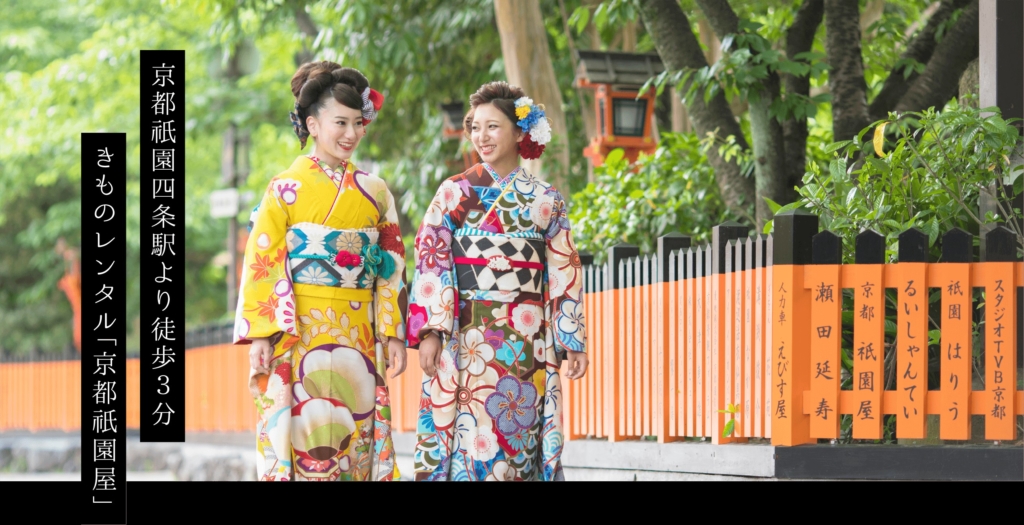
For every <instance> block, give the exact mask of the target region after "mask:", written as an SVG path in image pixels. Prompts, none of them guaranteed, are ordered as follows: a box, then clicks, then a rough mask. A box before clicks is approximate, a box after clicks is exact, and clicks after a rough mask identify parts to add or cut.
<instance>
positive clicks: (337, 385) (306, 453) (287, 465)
mask: <svg viewBox="0 0 1024 525" xmlns="http://www.w3.org/2000/svg"><path fill="white" fill-rule="evenodd" d="M292 93H293V94H294V95H295V99H296V102H295V111H294V112H293V113H292V114H291V118H292V124H293V126H294V128H295V132H296V134H297V135H298V137H299V140H300V142H301V146H302V147H303V148H305V146H306V138H307V137H309V136H312V137H313V140H314V142H315V145H316V146H315V148H314V150H313V153H312V154H311V155H304V156H299V157H298V158H296V159H295V161H294V162H293V163H292V165H291V167H289V168H288V169H287V170H285V171H284V172H283V173H281V174H279V175H278V176H276V177H274V179H273V180H271V181H270V184H269V185H268V186H267V191H266V193H265V194H264V195H263V200H262V202H261V203H260V204H259V206H257V208H256V210H254V211H253V215H252V219H251V223H250V228H251V233H250V236H249V241H248V244H247V246H246V249H245V265H244V272H243V275H242V282H241V286H240V290H239V298H238V309H237V312H236V318H235V319H236V320H235V344H247V343H251V344H252V346H251V348H250V351H249V360H250V366H251V370H250V372H249V387H250V389H251V390H252V393H253V396H254V397H255V402H256V407H257V409H258V412H259V421H258V423H257V436H258V443H257V450H258V454H257V473H258V476H259V479H261V480H264V481H288V480H296V481H334V480H391V479H392V478H393V473H394V447H393V446H392V442H391V430H390V429H391V427H390V417H391V414H390V407H389V400H388V390H387V385H386V381H385V375H386V372H385V363H386V362H388V361H390V364H391V369H392V374H391V377H392V378H393V377H395V376H397V375H398V374H400V373H401V372H402V371H403V370H404V369H405V327H404V324H403V319H402V318H403V313H404V311H405V307H406V300H407V298H406V296H405V294H406V291H405V286H404V281H405V249H404V245H403V243H402V236H401V233H400V232H399V229H398V217H397V214H396V211H395V204H394V199H393V198H392V196H391V193H390V192H389V191H388V188H387V186H386V185H385V183H384V181H383V180H381V179H380V178H378V177H375V176H373V175H371V174H369V173H366V172H364V171H360V170H359V169H357V168H356V167H355V165H354V164H352V162H351V161H350V160H349V158H350V157H351V156H352V152H353V151H354V150H355V148H356V146H357V145H358V144H359V140H360V139H361V138H362V137H363V136H364V135H365V133H366V131H365V126H366V125H367V124H369V123H370V121H371V120H373V119H374V118H375V117H376V115H377V111H378V110H379V109H380V107H381V105H382V103H383V96H382V95H381V94H380V93H377V92H376V91H374V90H372V89H370V86H369V83H368V82H367V81H366V78H365V77H364V76H363V75H362V74H361V73H359V72H358V71H356V70H354V69H351V68H343V67H341V66H340V65H338V64H335V63H333V62H314V63H307V64H305V65H303V66H302V67H301V68H300V69H299V70H298V72H296V74H295V76H294V77H293V78H292ZM389 358H390V359H389Z"/></svg>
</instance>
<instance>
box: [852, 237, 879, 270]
mask: <svg viewBox="0 0 1024 525" xmlns="http://www.w3.org/2000/svg"><path fill="white" fill-rule="evenodd" d="M853 257H854V262H856V263H857V264H885V237H882V234H880V233H878V232H876V231H874V230H864V231H862V232H860V233H859V234H857V240H856V251H855V252H854V256H853Z"/></svg>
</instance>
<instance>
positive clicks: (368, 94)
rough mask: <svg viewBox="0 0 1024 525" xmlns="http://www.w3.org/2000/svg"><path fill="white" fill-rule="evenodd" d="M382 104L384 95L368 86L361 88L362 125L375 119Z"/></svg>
mask: <svg viewBox="0 0 1024 525" xmlns="http://www.w3.org/2000/svg"><path fill="white" fill-rule="evenodd" d="M383 106H384V95H383V94H382V93H381V92H379V91H377V90H375V89H371V88H370V87H369V86H367V87H366V89H364V90H363V125H364V126H365V125H367V124H369V123H370V122H373V121H374V120H377V112H378V111H380V108H381V107H383Z"/></svg>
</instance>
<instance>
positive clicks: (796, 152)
mask: <svg viewBox="0 0 1024 525" xmlns="http://www.w3.org/2000/svg"><path fill="white" fill-rule="evenodd" d="M823 12H824V4H823V3H822V0H806V1H805V2H804V3H803V4H801V5H800V9H799V10H798V11H797V12H796V16H795V17H794V19H793V25H792V26H790V27H789V30H788V31H787V32H786V57H787V58H789V59H790V60H793V57H795V56H796V55H798V54H800V53H803V52H806V51H810V50H811V46H813V45H814V34H815V33H816V32H817V31H818V26H819V25H821V18H822V15H823ZM784 76H785V81H786V95H787V96H794V95H804V96H808V95H810V92H811V79H810V76H809V75H807V76H802V77H798V76H794V75H784ZM782 129H783V136H784V137H785V146H786V160H785V164H786V185H787V188H788V190H787V191H788V193H787V194H786V195H785V196H784V198H785V202H783V201H778V200H777V201H775V202H778V203H779V204H788V203H790V202H793V201H795V200H796V197H797V194H796V190H794V189H793V188H795V187H796V186H799V185H800V184H802V183H803V178H804V172H805V171H806V170H807V118H806V117H804V118H789V119H786V122H785V123H784V124H783V126H782Z"/></svg>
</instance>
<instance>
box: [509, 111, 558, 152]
mask: <svg viewBox="0 0 1024 525" xmlns="http://www.w3.org/2000/svg"><path fill="white" fill-rule="evenodd" d="M516 118H518V119H519V120H518V121H517V122H516V125H517V126H519V128H520V129H522V130H523V133H526V137H525V138H523V141H522V142H520V143H519V155H520V156H521V157H523V158H524V159H536V158H538V157H540V156H541V154H543V153H544V147H545V146H546V145H547V143H548V142H551V123H550V122H548V118H547V117H546V116H544V105H543V104H534V103H533V99H531V98H529V97H520V98H519V99H517V100H516Z"/></svg>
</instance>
